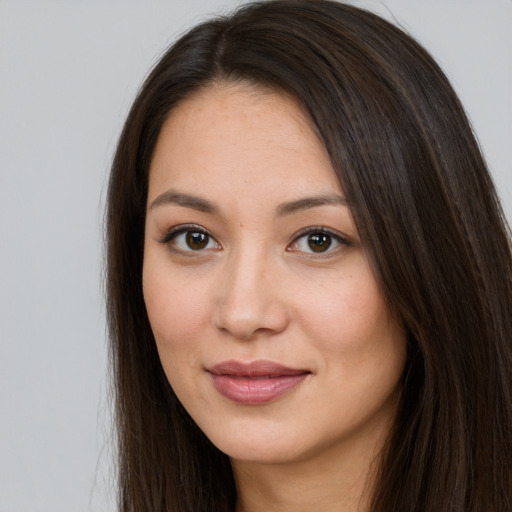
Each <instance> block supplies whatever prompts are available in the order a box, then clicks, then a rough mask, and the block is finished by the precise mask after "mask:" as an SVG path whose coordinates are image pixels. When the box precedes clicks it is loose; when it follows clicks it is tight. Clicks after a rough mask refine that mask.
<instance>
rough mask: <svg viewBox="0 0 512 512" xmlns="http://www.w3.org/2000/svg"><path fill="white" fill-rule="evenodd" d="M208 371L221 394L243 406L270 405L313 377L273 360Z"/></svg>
mask: <svg viewBox="0 0 512 512" xmlns="http://www.w3.org/2000/svg"><path fill="white" fill-rule="evenodd" d="M207 371H208V373H209V374H210V375H211V378H212V380H213V384H214V386H215V388H216V389H217V391H218V392H219V393H220V394H221V395H223V396H224V397H226V398H228V399H229V400H232V401H233V402H237V403H240V404H244V405H259V404H265V403H268V402H271V401H273V400H275V399H277V398H278V397H280V396H282V395H284V394H286V393H288V392H289V391H291V390H293V389H294V388H295V387H296V386H298V385H299V384H300V383H301V382H302V381H303V380H304V379H305V378H306V377H307V376H308V375H310V374H311V372H310V371H309V370H305V369H294V368H288V367H286V366H283V365H280V364H277V363H273V362H271V361H254V362H252V363H249V364H245V363H241V362H238V361H225V362H223V363H220V364H217V365H215V366H213V367H211V368H209V369H207Z"/></svg>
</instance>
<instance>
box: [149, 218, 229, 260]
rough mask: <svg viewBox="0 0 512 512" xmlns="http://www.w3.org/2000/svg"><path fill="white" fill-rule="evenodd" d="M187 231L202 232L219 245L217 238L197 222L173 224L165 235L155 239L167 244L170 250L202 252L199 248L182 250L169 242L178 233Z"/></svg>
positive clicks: (184, 252)
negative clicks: (196, 249)
mask: <svg viewBox="0 0 512 512" xmlns="http://www.w3.org/2000/svg"><path fill="white" fill-rule="evenodd" d="M187 231H193V232H197V233H203V234H205V235H207V236H208V237H210V238H211V239H212V240H213V241H214V242H215V243H216V244H217V245H218V246H219V247H220V244H219V242H218V241H217V239H216V238H215V237H214V236H213V235H212V234H211V233H210V232H209V231H208V230H207V229H205V228H204V227H202V226H200V225H199V224H179V225H177V226H173V227H172V228H170V229H169V230H168V231H167V232H166V233H165V235H164V236H163V237H161V238H159V239H157V240H156V241H157V242H158V243H161V244H164V245H168V247H169V249H170V250H172V251H175V252H179V253H182V254H186V253H189V252H190V253H195V254H196V255H197V254H199V253H201V252H203V251H200V250H198V251H193V250H190V251H184V250H182V249H179V248H176V247H173V246H172V245H171V243H170V242H172V240H173V239H175V238H176V237H177V236H179V235H181V234H183V233H186V232H187Z"/></svg>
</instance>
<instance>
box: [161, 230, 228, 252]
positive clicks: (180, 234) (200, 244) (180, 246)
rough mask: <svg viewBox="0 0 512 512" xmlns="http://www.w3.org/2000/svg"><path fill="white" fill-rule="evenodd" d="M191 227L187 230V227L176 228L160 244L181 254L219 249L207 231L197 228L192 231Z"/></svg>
mask: <svg viewBox="0 0 512 512" xmlns="http://www.w3.org/2000/svg"><path fill="white" fill-rule="evenodd" d="M193 227H194V226H190V227H189V228H188V229H187V227H182V226H177V227H176V228H175V229H173V230H171V231H170V232H169V233H168V234H167V235H166V236H165V237H164V238H163V239H162V241H161V242H162V243H164V244H166V245H167V246H168V247H169V249H171V250H173V251H179V252H181V253H187V252H188V253H192V252H200V251H205V250H210V249H215V250H218V249H220V245H219V244H218V243H217V241H216V240H215V238H213V236H211V235H210V234H209V233H208V232H207V231H202V230H200V229H199V228H198V229H192V228H193Z"/></svg>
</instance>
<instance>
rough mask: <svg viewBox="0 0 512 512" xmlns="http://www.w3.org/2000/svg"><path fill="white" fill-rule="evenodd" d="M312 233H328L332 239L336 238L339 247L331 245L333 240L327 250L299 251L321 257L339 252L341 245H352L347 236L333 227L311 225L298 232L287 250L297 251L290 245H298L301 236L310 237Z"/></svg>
mask: <svg viewBox="0 0 512 512" xmlns="http://www.w3.org/2000/svg"><path fill="white" fill-rule="evenodd" d="M311 235H327V236H329V237H330V238H331V240H334V241H335V242H336V243H337V244H338V247H335V248H333V249H331V245H332V241H331V242H330V243H329V246H328V247H327V250H326V251H323V252H321V251H318V252H315V251H313V250H312V251H308V252H306V251H297V252H304V253H306V254H308V255H309V256H314V257H315V258H321V257H328V256H330V255H331V254H332V253H334V252H337V250H338V249H340V247H341V246H345V247H349V246H350V245H352V244H351V242H350V240H348V239H347V238H346V237H344V236H343V235H341V234H340V233H338V232H337V231H334V230H332V229H329V228H326V227H323V226H311V227H307V228H304V229H302V230H301V231H299V232H298V233H296V234H295V235H294V238H293V241H292V243H291V244H290V245H289V246H288V248H287V251H289V252H295V250H294V249H290V246H292V245H297V243H298V242H299V240H300V239H301V238H305V237H308V236H311Z"/></svg>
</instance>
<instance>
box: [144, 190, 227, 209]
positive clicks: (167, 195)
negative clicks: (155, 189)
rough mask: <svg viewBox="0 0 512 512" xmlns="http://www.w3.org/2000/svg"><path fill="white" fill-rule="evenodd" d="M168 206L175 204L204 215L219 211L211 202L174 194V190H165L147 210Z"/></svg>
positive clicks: (178, 193)
mask: <svg viewBox="0 0 512 512" xmlns="http://www.w3.org/2000/svg"><path fill="white" fill-rule="evenodd" d="M168 204H177V205H178V206H183V207H185V208H191V209H192V210H198V211H200V212H205V213H212V214H214V213H219V209H218V208H217V207H216V206H215V205H214V204H213V203H212V202H211V201H208V200H207V199H203V198H202V197H197V196H192V195H190V194H183V193H181V192H176V191H175V190H167V191H166V192H164V193H163V194H160V195H159V196H158V197H157V198H156V199H155V200H154V201H153V202H152V203H151V205H150V206H149V210H151V209H153V208H156V207H158V206H164V205H168Z"/></svg>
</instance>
